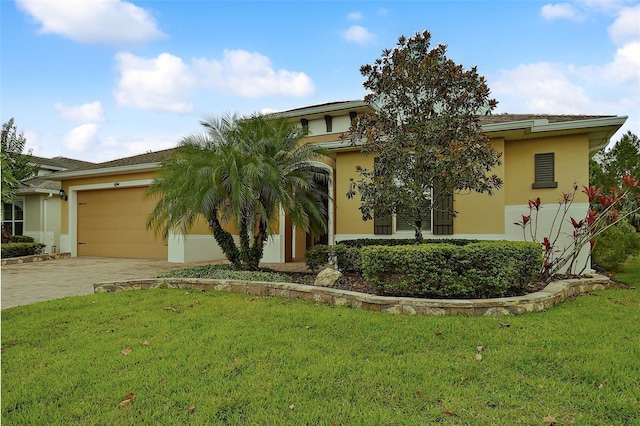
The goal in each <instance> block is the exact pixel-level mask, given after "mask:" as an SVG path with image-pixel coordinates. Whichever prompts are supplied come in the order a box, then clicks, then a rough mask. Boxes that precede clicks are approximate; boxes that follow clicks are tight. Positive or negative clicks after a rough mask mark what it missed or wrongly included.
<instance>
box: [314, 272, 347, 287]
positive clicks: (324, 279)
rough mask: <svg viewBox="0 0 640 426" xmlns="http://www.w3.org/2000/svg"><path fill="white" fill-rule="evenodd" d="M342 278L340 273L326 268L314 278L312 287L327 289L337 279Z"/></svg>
mask: <svg viewBox="0 0 640 426" xmlns="http://www.w3.org/2000/svg"><path fill="white" fill-rule="evenodd" d="M341 276H342V274H341V273H340V271H336V270H335V269H332V268H326V269H323V270H322V271H320V273H319V274H318V276H316V281H315V282H314V283H313V285H317V286H320V287H329V286H331V285H333V283H335V282H336V281H338V279H339V278H340V277H341Z"/></svg>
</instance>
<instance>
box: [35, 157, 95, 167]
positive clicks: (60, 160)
mask: <svg viewBox="0 0 640 426" xmlns="http://www.w3.org/2000/svg"><path fill="white" fill-rule="evenodd" d="M31 162H32V163H35V164H40V165H43V166H53V167H59V168H61V169H75V168H77V167H83V166H87V165H91V164H94V163H91V162H89V161H82V160H75V159H73V158H67V157H53V158H44V157H37V156H35V155H32V156H31Z"/></svg>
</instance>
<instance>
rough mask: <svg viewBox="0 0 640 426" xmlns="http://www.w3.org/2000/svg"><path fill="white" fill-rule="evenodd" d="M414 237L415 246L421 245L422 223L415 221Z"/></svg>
mask: <svg viewBox="0 0 640 426" xmlns="http://www.w3.org/2000/svg"><path fill="white" fill-rule="evenodd" d="M413 227H414V229H415V236H416V244H422V243H423V241H424V239H423V238H422V221H421V220H416V222H415V224H414V226H413Z"/></svg>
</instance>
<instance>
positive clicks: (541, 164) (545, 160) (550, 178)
mask: <svg viewBox="0 0 640 426" xmlns="http://www.w3.org/2000/svg"><path fill="white" fill-rule="evenodd" d="M535 179H536V180H535V182H534V183H533V184H532V185H531V187H532V188H534V189H536V188H557V187H558V182H556V181H555V154H554V153H553V152H546V153H544V154H536V155H535Z"/></svg>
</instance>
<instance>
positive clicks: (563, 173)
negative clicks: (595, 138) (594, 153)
mask: <svg viewBox="0 0 640 426" xmlns="http://www.w3.org/2000/svg"><path fill="white" fill-rule="evenodd" d="M546 152H553V153H555V179H556V182H558V187H557V188H544V189H532V188H531V184H532V183H533V182H534V180H535V154H542V153H546ZM504 162H505V182H506V185H505V191H506V193H505V203H506V204H507V205H519V204H526V203H527V201H528V200H531V199H535V198H537V197H540V198H541V199H542V200H543V201H544V202H546V203H555V202H557V201H558V199H559V197H560V196H561V194H562V192H570V191H571V189H572V187H573V183H574V182H577V183H578V185H579V186H580V187H581V186H582V185H588V183H589V166H588V165H589V139H588V136H587V135H572V136H556V137H547V138H539V139H529V140H519V141H509V142H507V144H506V146H505V161H504ZM576 201H577V202H586V201H587V198H586V196H585V195H584V194H582V193H581V192H580V191H578V194H576Z"/></svg>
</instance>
